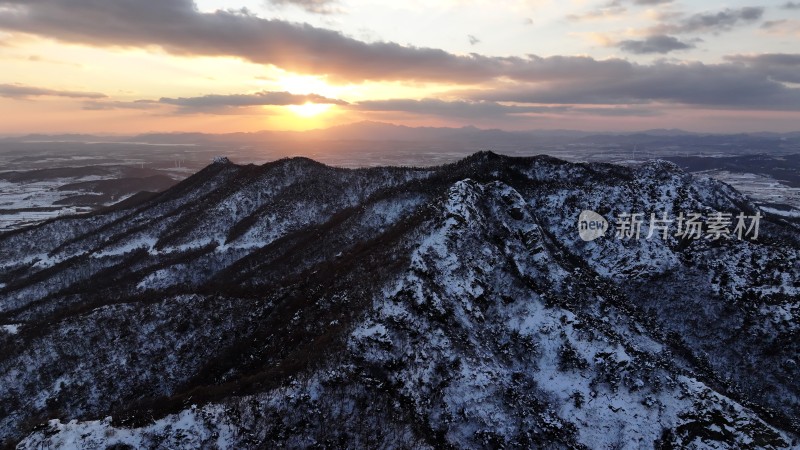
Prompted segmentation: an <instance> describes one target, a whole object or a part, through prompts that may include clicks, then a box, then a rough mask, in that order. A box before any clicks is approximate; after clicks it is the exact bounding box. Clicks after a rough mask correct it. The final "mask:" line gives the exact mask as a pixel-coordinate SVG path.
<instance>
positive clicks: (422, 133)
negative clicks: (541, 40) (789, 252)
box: [5, 121, 800, 144]
mask: <svg viewBox="0 0 800 450" xmlns="http://www.w3.org/2000/svg"><path fill="white" fill-rule="evenodd" d="M622 138H627V139H637V138H638V139H647V138H649V139H653V138H703V139H707V140H711V141H715V140H719V139H727V140H730V139H731V138H735V139H737V140H740V139H743V138H746V139H800V131H798V132H793V133H770V132H755V133H737V134H720V133H694V132H689V131H684V130H678V129H653V130H644V131H638V132H591V131H578V130H567V129H564V130H531V131H504V130H499V129H479V128H476V127H473V126H465V127H460V128H448V127H408V126H404V125H395V124H391V123H384V122H373V121H362V122H356V123H351V124H346V125H337V126H333V127H330V128H324V129H314V130H308V131H258V132H252V133H224V134H207V133H196V132H193V133H179V132H178V133H146V134H139V135H129V136H121V135H120V136H112V135H87V134H52V135H49V134H30V135H25V136H19V137H7V138H5V140H6V141H15V142H17V141H66V142H148V143H152V144H178V143H184V144H185V143H199V142H263V141H271V140H277V141H283V140H294V139H311V140H314V139H317V140H375V141H381V140H400V141H431V140H433V141H441V140H445V141H446V140H463V139H486V140H487V141H489V142H491V140H494V142H497V141H498V139H499V140H500V141H501V142H503V141H506V140H519V139H524V140H525V141H526V142H530V141H531V140H533V142H539V141H543V142H550V141H552V140H557V141H563V140H570V139H579V140H585V139H602V140H609V139H622Z"/></svg>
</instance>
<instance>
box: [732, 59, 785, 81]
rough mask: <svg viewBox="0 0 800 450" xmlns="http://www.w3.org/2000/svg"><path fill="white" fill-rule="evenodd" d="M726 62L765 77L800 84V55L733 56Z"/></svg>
mask: <svg viewBox="0 0 800 450" xmlns="http://www.w3.org/2000/svg"><path fill="white" fill-rule="evenodd" d="M725 59H726V60H728V61H731V62H735V63H739V64H743V65H746V66H748V67H749V68H750V69H751V70H754V71H758V72H760V73H761V74H762V76H763V77H765V78H769V79H771V80H775V81H782V82H786V83H800V54H797V53H794V54H789V53H764V54H760V55H731V56H727V57H725Z"/></svg>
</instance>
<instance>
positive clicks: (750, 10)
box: [656, 6, 764, 34]
mask: <svg viewBox="0 0 800 450" xmlns="http://www.w3.org/2000/svg"><path fill="white" fill-rule="evenodd" d="M763 15H764V8H762V7H755V6H748V7H744V8H739V9H725V10H723V11H719V12H716V13H712V12H704V13H698V14H693V15H691V16H689V17H686V18H684V19H682V20H680V21H678V22H677V23H674V24H663V25H661V26H659V27H657V28H656V30H657V31H658V32H660V33H663V34H676V33H700V32H711V33H718V32H721V31H729V30H731V29H733V28H734V27H735V26H737V25H740V24H749V23H753V22H756V21H758V20H759V19H761V17H762V16H763Z"/></svg>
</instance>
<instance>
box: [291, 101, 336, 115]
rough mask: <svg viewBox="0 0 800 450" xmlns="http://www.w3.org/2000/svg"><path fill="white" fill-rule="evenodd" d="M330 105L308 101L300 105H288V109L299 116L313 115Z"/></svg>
mask: <svg viewBox="0 0 800 450" xmlns="http://www.w3.org/2000/svg"><path fill="white" fill-rule="evenodd" d="M331 106H332V105H328V104H324V103H311V102H308V103H305V104H302V105H289V109H290V110H292V112H294V113H295V114H297V115H298V116H301V117H314V116H318V115H320V114H322V113H324V112H326V111H327V110H329V109H330V107H331Z"/></svg>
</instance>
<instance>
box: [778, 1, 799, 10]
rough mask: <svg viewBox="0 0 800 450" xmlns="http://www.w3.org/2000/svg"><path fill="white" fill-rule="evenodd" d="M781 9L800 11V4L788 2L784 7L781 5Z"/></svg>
mask: <svg viewBox="0 0 800 450" xmlns="http://www.w3.org/2000/svg"><path fill="white" fill-rule="evenodd" d="M781 8H783V9H800V3H795V2H786V3H784V4H783V5H781Z"/></svg>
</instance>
